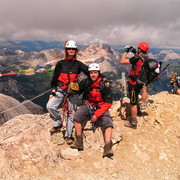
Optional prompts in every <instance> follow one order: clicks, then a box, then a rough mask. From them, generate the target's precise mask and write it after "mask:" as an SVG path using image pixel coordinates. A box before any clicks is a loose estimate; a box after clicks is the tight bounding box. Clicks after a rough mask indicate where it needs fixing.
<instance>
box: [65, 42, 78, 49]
mask: <svg viewBox="0 0 180 180" xmlns="http://www.w3.org/2000/svg"><path fill="white" fill-rule="evenodd" d="M65 48H76V49H77V43H76V42H75V41H73V40H69V41H67V42H66V44H65Z"/></svg>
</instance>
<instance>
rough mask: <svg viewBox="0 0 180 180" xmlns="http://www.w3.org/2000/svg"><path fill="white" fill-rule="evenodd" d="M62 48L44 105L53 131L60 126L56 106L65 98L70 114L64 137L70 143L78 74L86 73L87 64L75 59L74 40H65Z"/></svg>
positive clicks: (59, 115) (77, 96) (75, 105)
mask: <svg viewBox="0 0 180 180" xmlns="http://www.w3.org/2000/svg"><path fill="white" fill-rule="evenodd" d="M64 49H65V58H64V59H63V60H60V61H59V62H58V63H57V64H56V67H55V70H54V74H53V78H52V81H51V87H52V92H51V94H50V98H49V101H48V103H47V106H46V107H47V110H48V112H49V113H50V117H51V118H52V121H53V127H52V128H51V129H50V132H51V133H53V132H56V131H57V130H59V129H60V128H61V127H62V119H61V113H59V111H58V108H59V106H60V105H61V104H62V102H63V101H65V100H66V99H67V102H68V109H69V113H70V115H69V117H68V119H67V124H66V132H65V136H64V137H65V140H66V142H67V144H72V143H73V141H72V139H73V138H72V131H73V126H74V123H73V115H74V112H75V111H76V108H77V103H78V99H79V95H78V87H79V86H78V74H80V73H81V72H83V73H85V74H86V75H88V74H89V72H88V66H86V65H85V64H83V63H82V62H80V61H78V60H77V59H76V56H77V53H78V48H77V44H76V42H75V41H73V40H69V41H66V42H65V43H64ZM72 86H74V87H75V88H76V89H75V91H73V90H72V89H71V88H72ZM76 91H77V92H76ZM75 92H76V93H75Z"/></svg>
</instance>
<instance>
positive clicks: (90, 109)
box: [71, 63, 114, 157]
mask: <svg viewBox="0 0 180 180" xmlns="http://www.w3.org/2000/svg"><path fill="white" fill-rule="evenodd" d="M88 70H89V73H90V75H89V76H90V77H89V78H87V79H84V80H82V81H81V82H80V93H83V104H82V106H81V107H80V108H79V109H78V110H77V111H76V112H75V114H74V126H75V131H76V141H75V142H74V144H73V145H71V148H75V149H78V150H83V149H84V147H83V136H82V124H81V123H82V121H84V120H87V119H88V117H90V118H89V119H91V123H92V128H94V125H95V124H96V122H98V124H100V125H101V126H102V127H103V128H104V129H105V131H104V139H105V146H104V153H103V157H111V156H113V155H114V154H113V152H112V150H111V149H112V142H111V136H112V128H113V123H112V118H111V116H110V114H109V111H108V110H109V108H110V107H111V106H112V91H111V87H110V83H109V82H108V81H107V80H106V79H105V78H103V77H102V74H101V73H100V67H99V65H98V64H97V63H92V64H90V65H89V68H88ZM93 130H94V129H93Z"/></svg>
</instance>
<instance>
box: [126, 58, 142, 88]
mask: <svg viewBox="0 0 180 180" xmlns="http://www.w3.org/2000/svg"><path fill="white" fill-rule="evenodd" d="M129 61H130V63H131V64H132V68H131V70H130V73H129V79H128V82H130V83H131V84H134V85H136V84H137V82H136V80H137V78H138V75H139V73H140V70H141V66H142V64H143V60H142V57H141V56H133V57H132V58H130V59H129Z"/></svg>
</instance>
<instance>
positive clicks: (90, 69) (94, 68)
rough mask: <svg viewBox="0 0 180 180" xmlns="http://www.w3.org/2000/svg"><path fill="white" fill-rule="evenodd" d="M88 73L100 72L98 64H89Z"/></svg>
mask: <svg viewBox="0 0 180 180" xmlns="http://www.w3.org/2000/svg"><path fill="white" fill-rule="evenodd" d="M88 71H100V67H99V64H97V63H92V64H90V65H89V68H88Z"/></svg>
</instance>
